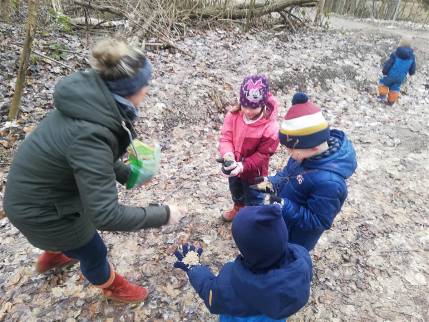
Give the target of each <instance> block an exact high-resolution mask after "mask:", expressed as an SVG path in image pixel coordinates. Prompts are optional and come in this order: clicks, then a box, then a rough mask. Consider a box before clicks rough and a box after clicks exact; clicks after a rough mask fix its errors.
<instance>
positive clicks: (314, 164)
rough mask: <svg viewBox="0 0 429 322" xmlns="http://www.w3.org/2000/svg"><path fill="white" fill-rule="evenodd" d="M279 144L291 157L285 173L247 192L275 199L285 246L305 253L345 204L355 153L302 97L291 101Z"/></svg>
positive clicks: (280, 132)
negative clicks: (255, 191)
mask: <svg viewBox="0 0 429 322" xmlns="http://www.w3.org/2000/svg"><path fill="white" fill-rule="evenodd" d="M279 139H280V143H281V144H282V145H284V146H286V148H287V151H288V154H289V155H290V158H289V160H288V163H287V165H286V167H285V168H284V169H283V170H282V171H280V172H278V173H277V174H276V175H275V176H272V177H262V178H260V180H259V181H261V182H260V183H259V184H257V185H255V186H252V187H253V188H255V189H258V190H265V191H266V192H272V193H275V194H276V196H274V198H276V201H277V202H280V203H281V204H282V211H283V218H284V220H285V221H286V225H287V227H288V229H289V242H290V243H294V244H298V245H301V246H303V247H305V248H306V249H307V250H309V251H310V250H312V249H313V248H314V246H315V245H316V243H317V241H318V240H319V238H320V236H321V235H322V233H323V232H324V231H325V230H327V229H329V228H330V227H331V225H332V223H333V221H334V218H335V216H336V215H337V214H338V213H339V212H340V210H341V207H342V206H343V203H344V201H345V200H346V197H347V185H346V179H347V178H349V177H350V176H351V175H352V174H353V173H354V171H355V169H356V167H357V163H356V153H355V150H354V148H353V145H352V143H351V142H350V141H349V140H348V139H347V136H346V134H345V133H344V132H342V131H340V130H334V129H330V128H329V125H328V122H327V121H326V120H325V118H324V117H323V115H322V111H321V109H320V107H318V106H317V105H315V104H313V103H312V102H310V101H309V100H308V97H307V95H305V94H304V93H296V94H295V95H294V97H293V99H292V106H291V108H290V109H289V110H288V112H287V113H286V115H285V117H284V120H283V122H282V124H281V127H280V131H279ZM272 198H273V196H272Z"/></svg>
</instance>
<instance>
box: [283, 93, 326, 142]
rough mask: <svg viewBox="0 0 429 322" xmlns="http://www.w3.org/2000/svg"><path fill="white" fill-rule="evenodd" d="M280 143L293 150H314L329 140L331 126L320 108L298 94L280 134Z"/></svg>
mask: <svg viewBox="0 0 429 322" xmlns="http://www.w3.org/2000/svg"><path fill="white" fill-rule="evenodd" d="M279 139H280V143H281V144H283V145H285V146H286V147H288V148H291V149H309V148H314V147H316V146H318V145H320V144H322V143H323V142H325V141H327V140H328V139H329V125H328V122H327V121H326V120H325V118H324V117H323V115H322V111H321V109H320V107H318V106H317V105H315V104H313V103H312V102H310V101H308V97H307V95H306V94H304V93H296V94H295V95H294V96H293V99H292V106H291V107H290V109H289V111H288V112H287V113H286V115H285V117H284V120H283V122H282V124H281V127H280V132H279Z"/></svg>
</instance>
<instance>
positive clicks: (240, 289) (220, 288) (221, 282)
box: [188, 244, 312, 321]
mask: <svg viewBox="0 0 429 322" xmlns="http://www.w3.org/2000/svg"><path fill="white" fill-rule="evenodd" d="M288 247H289V251H290V252H291V254H292V256H293V259H294V260H293V262H292V263H290V262H289V263H287V264H285V265H284V266H283V267H280V268H277V269H273V270H270V271H268V272H266V273H259V274H255V273H253V272H251V271H250V270H249V269H248V268H247V267H246V265H245V264H244V263H243V259H242V257H241V256H239V257H237V259H236V260H235V261H234V262H230V263H227V264H225V265H224V266H223V267H222V269H221V271H220V272H219V275H218V276H215V275H213V273H212V272H211V271H210V269H209V268H208V267H207V266H196V267H194V268H192V269H191V270H190V271H189V272H188V277H189V280H190V282H191V284H192V286H193V287H194V289H195V290H196V291H197V292H198V294H199V296H200V297H201V298H202V299H203V300H204V303H205V305H206V306H207V308H208V309H209V311H210V312H211V313H213V314H222V315H229V316H231V317H253V319H255V318H256V317H257V316H261V319H260V320H259V321H261V320H266V319H264V317H263V316H264V315H265V316H268V317H270V318H271V319H285V318H286V317H288V316H291V315H292V314H294V313H296V312H297V311H298V310H299V309H301V308H302V307H303V306H304V305H305V304H306V303H307V301H308V298H309V296H310V283H311V279H312V264H311V258H310V256H309V254H308V251H307V250H306V249H304V248H303V247H301V246H298V245H292V244H289V245H288Z"/></svg>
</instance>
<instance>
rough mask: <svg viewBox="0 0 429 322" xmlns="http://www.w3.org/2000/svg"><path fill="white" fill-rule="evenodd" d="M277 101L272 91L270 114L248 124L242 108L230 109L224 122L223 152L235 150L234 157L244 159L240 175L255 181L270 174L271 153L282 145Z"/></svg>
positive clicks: (222, 135) (220, 144) (220, 148)
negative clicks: (279, 135) (238, 109)
mask: <svg viewBox="0 0 429 322" xmlns="http://www.w3.org/2000/svg"><path fill="white" fill-rule="evenodd" d="M277 113H278V103H277V100H276V99H275V97H274V96H273V95H272V94H271V93H269V94H268V101H267V115H268V118H265V117H263V118H261V119H260V120H258V121H257V122H255V123H253V124H246V123H245V122H244V119H243V112H242V111H238V112H235V113H231V112H228V114H227V115H226V116H225V120H224V122H223V126H222V130H221V134H220V140H219V152H220V154H221V155H222V156H224V155H225V153H228V152H232V153H234V155H235V161H237V162H242V163H243V172H242V173H241V174H240V178H241V179H243V180H244V181H246V182H247V183H250V184H252V183H254V179H255V178H256V177H259V176H267V175H268V164H269V161H270V156H271V155H273V154H274V153H275V152H276V150H277V147H278V145H279V139H278V131H279V125H278V123H277Z"/></svg>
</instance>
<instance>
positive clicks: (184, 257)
mask: <svg viewBox="0 0 429 322" xmlns="http://www.w3.org/2000/svg"><path fill="white" fill-rule="evenodd" d="M202 253H203V249H202V248H201V247H198V248H195V246H194V245H189V244H184V245H183V246H182V247H181V250H180V249H177V250H176V251H175V252H174V255H175V256H176V258H177V261H176V262H175V263H174V267H176V268H180V269H181V270H183V271H185V272H188V271H189V270H190V269H191V268H192V267H194V266H198V265H201V264H200V257H201V254H202Z"/></svg>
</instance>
